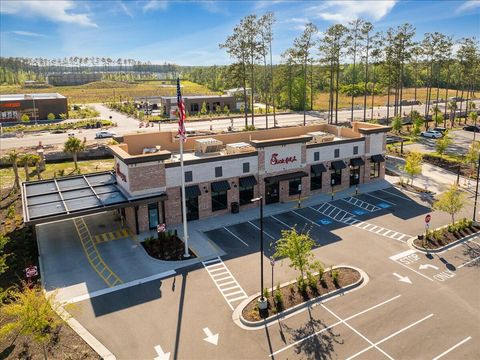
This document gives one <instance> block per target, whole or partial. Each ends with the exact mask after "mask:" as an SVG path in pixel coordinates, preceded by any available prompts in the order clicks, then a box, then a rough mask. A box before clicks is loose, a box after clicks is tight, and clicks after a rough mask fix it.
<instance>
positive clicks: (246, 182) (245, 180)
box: [238, 175, 257, 187]
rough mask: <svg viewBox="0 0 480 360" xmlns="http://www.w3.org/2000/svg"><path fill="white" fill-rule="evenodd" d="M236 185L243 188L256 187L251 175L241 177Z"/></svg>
mask: <svg viewBox="0 0 480 360" xmlns="http://www.w3.org/2000/svg"><path fill="white" fill-rule="evenodd" d="M238 184H239V185H240V186H245V187H249V186H255V185H257V179H255V176H253V175H250V176H246V177H242V178H240V179H238Z"/></svg>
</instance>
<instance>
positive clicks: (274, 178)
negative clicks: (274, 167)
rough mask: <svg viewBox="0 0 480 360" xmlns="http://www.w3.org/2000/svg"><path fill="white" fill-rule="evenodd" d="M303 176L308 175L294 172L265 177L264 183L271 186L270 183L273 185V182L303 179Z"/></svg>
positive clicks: (303, 172) (302, 172)
mask: <svg viewBox="0 0 480 360" xmlns="http://www.w3.org/2000/svg"><path fill="white" fill-rule="evenodd" d="M304 176H308V174H307V173H306V172H305V171H296V172H293V173H289V174H282V175H275V176H269V177H266V178H265V179H264V181H265V182H266V183H268V184H271V183H275V182H279V181H284V180H291V179H296V178H301V177H304Z"/></svg>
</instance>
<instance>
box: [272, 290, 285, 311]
mask: <svg viewBox="0 0 480 360" xmlns="http://www.w3.org/2000/svg"><path fill="white" fill-rule="evenodd" d="M274 299H275V304H276V308H277V310H281V309H282V307H283V295H282V291H281V290H280V284H277V288H276V289H275V295H274Z"/></svg>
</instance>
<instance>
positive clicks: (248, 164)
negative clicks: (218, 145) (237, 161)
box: [243, 162, 250, 173]
mask: <svg viewBox="0 0 480 360" xmlns="http://www.w3.org/2000/svg"><path fill="white" fill-rule="evenodd" d="M243 172H244V173H248V172H250V163H248V162H246V163H243Z"/></svg>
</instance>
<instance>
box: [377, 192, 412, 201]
mask: <svg viewBox="0 0 480 360" xmlns="http://www.w3.org/2000/svg"><path fill="white" fill-rule="evenodd" d="M379 191H383V192H384V193H387V194H390V195H392V196H396V197H398V198H400V199H403V200H408V201H412V202H414V201H413V200H412V199H410V198H409V197H406V196H401V195H398V194H393V193H391V192H390V191H387V190H382V189H380V190H379Z"/></svg>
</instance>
